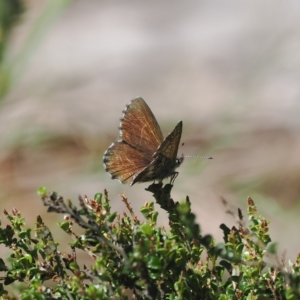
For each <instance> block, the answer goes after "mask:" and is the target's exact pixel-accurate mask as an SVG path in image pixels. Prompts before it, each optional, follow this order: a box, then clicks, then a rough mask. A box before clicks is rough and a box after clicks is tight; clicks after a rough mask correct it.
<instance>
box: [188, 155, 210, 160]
mask: <svg viewBox="0 0 300 300" xmlns="http://www.w3.org/2000/svg"><path fill="white" fill-rule="evenodd" d="M182 157H184V158H186V157H188V158H191V157H192V158H206V159H214V158H213V157H212V156H198V155H195V156H190V155H182Z"/></svg>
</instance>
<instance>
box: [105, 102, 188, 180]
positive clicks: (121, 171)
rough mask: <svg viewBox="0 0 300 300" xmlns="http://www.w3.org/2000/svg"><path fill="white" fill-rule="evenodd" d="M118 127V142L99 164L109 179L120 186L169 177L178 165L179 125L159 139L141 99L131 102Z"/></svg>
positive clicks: (180, 129) (156, 126) (155, 122)
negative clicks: (119, 183) (109, 175)
mask: <svg viewBox="0 0 300 300" xmlns="http://www.w3.org/2000/svg"><path fill="white" fill-rule="evenodd" d="M123 113H124V114H123V118H122V119H121V124H120V139H119V140H118V141H116V142H115V143H112V144H111V145H110V146H109V148H108V149H107V150H106V151H105V153H104V156H103V163H104V168H105V170H106V171H107V172H108V173H110V174H111V178H112V179H117V180H119V181H120V182H121V183H130V184H131V185H134V184H135V183H136V182H146V181H151V180H156V179H157V180H159V181H162V180H163V179H164V178H166V177H170V176H171V182H172V181H173V180H174V179H175V178H176V176H177V175H178V172H176V171H175V169H176V168H177V167H179V165H180V164H181V163H182V161H183V156H182V157H179V158H177V152H178V146H179V142H180V138H181V133H182V121H180V122H179V123H178V124H177V125H176V127H175V128H174V129H173V131H172V132H171V133H170V134H169V135H168V136H167V137H166V138H165V139H163V135H162V132H161V129H160V127H159V125H158V123H157V121H156V119H155V117H154V115H153V113H152V111H151V110H150V108H149V106H148V105H147V104H146V102H145V101H144V100H143V99H142V98H136V99H133V100H132V101H131V102H130V103H129V104H128V105H127V106H126V107H125V110H124V111H123Z"/></svg>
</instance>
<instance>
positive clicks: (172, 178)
mask: <svg viewBox="0 0 300 300" xmlns="http://www.w3.org/2000/svg"><path fill="white" fill-rule="evenodd" d="M178 174H179V173H178V172H174V173H173V174H172V176H171V181H170V184H174V181H175V179H176V177H177V176H178Z"/></svg>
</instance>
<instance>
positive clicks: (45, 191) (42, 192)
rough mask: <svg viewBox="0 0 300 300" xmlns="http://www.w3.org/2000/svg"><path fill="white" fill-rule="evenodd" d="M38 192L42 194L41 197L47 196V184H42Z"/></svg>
mask: <svg viewBox="0 0 300 300" xmlns="http://www.w3.org/2000/svg"><path fill="white" fill-rule="evenodd" d="M37 194H38V195H39V196H40V197H44V196H47V194H48V193H47V189H46V187H45V186H41V187H40V188H38V190H37Z"/></svg>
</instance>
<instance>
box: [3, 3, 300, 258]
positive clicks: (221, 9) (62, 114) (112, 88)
mask: <svg viewBox="0 0 300 300" xmlns="http://www.w3.org/2000/svg"><path fill="white" fill-rule="evenodd" d="M299 13H300V2H298V1H290V2H289V3H288V5H287V4H286V3H283V2H272V3H270V2H269V1H261V0H260V1H251V2H244V1H243V2H236V1H225V2H224V1H223V2H218V3H216V2H214V1H198V2H195V1H184V3H183V2H179V1H166V2H161V1H151V2H144V1H143V2H140V1H126V2H124V1H98V0H77V1H71V0H49V1H45V0H26V1H21V0H0V18H1V20H0V22H1V28H0V29H1V30H0V51H1V53H0V59H1V61H0V63H1V65H0V95H1V98H0V124H1V125H0V137H1V140H0V141H1V142H0V197H1V205H0V209H1V211H3V209H6V210H8V211H11V209H12V208H13V207H16V208H17V209H18V210H20V211H21V213H22V214H23V215H24V216H25V217H26V221H27V224H28V225H30V226H32V225H33V224H34V222H35V220H36V216H37V215H41V216H42V217H43V219H44V221H45V223H46V224H47V225H48V226H49V227H50V228H51V229H53V230H54V231H55V234H56V238H57V239H58V240H60V241H61V242H65V243H66V242H70V241H71V240H70V238H69V237H68V236H66V235H65V234H64V233H63V232H62V231H61V230H59V229H57V228H56V225H55V223H56V222H57V221H62V218H63V216H58V215H55V214H49V213H46V208H45V207H43V205H42V202H41V201H40V199H39V197H38V196H37V194H36V190H37V188H38V187H40V186H46V187H47V189H48V190H49V191H53V190H54V191H57V192H58V193H59V194H61V195H63V196H64V197H65V198H70V199H72V200H73V202H74V203H76V201H77V197H78V194H81V195H87V196H88V197H89V198H93V196H94V194H95V193H97V192H103V190H104V189H105V188H106V189H107V190H108V191H109V197H110V199H111V201H112V209H113V210H118V211H119V212H122V211H126V208H125V205H124V204H123V202H121V197H120V194H121V193H123V192H124V193H125V194H126V196H127V197H128V198H129V202H131V203H132V206H133V207H134V209H135V212H136V213H138V212H139V207H141V206H142V205H143V204H144V202H145V201H152V200H153V198H152V197H151V194H149V193H148V192H145V190H144V189H145V188H146V187H147V186H148V185H149V184H147V183H146V184H136V185H135V186H133V187H129V186H126V185H121V184H120V183H119V182H118V181H114V180H111V179H110V176H109V175H108V174H107V173H105V171H104V169H103V165H102V155H103V153H104V151H105V150H106V148H107V147H108V146H109V145H110V144H111V143H112V142H113V141H115V140H116V139H117V137H118V126H119V119H120V117H121V116H122V110H123V109H124V107H125V105H126V104H127V103H128V102H129V101H130V100H131V99H133V98H135V97H137V96H142V97H143V98H144V99H145V101H146V102H147V103H148V105H149V106H150V108H151V109H152V111H153V113H154V115H155V116H156V118H157V120H158V122H159V124H160V126H161V128H162V131H163V133H164V135H166V134H168V133H169V132H170V131H171V130H172V129H173V128H174V127H175V125H176V124H177V122H178V121H179V120H182V121H183V136H182V142H184V144H185V145H184V146H183V147H180V149H179V155H181V154H182V153H184V155H187V156H189V155H190V156H196V155H199V156H213V157H214V160H206V159H203V158H186V159H185V161H184V163H183V164H182V165H181V167H180V169H179V172H180V174H179V176H178V177H177V179H176V181H175V186H174V188H173V194H172V196H173V198H174V200H176V201H181V200H183V199H184V198H185V196H186V195H189V197H190V199H191V202H192V209H193V210H194V211H195V213H196V214H197V220H198V222H199V223H200V225H201V227H202V231H203V233H204V234H207V233H210V234H213V235H214V236H215V237H216V238H217V241H222V233H221V231H220V229H219V225H220V224H221V223H226V224H227V225H228V226H229V227H231V226H233V225H236V220H235V219H234V218H233V217H232V216H230V215H228V214H226V211H225V210H226V209H225V208H224V206H223V205H222V203H221V201H220V197H224V198H225V199H226V200H227V201H228V203H229V206H230V207H231V208H233V209H235V210H236V209H237V208H238V207H240V208H242V209H243V212H244V215H246V206H247V196H251V197H252V198H253V200H254V201H255V203H256V205H257V207H258V210H259V212H260V213H261V214H262V215H264V216H265V217H266V218H267V219H269V220H270V221H271V224H270V231H271V236H272V238H273V240H274V241H278V242H279V243H280V248H279V249H280V253H282V254H284V253H285V255H286V258H287V259H292V260H295V257H296V254H297V253H298V252H299V251H300V240H299V239H297V238H295V237H297V236H298V226H300V218H299V213H300V206H299V198H300V197H299V196H300V184H299V180H300V155H299V153H300V134H299V130H300V122H299V113H300V84H299V81H300V18H299ZM141 218H142V217H141ZM1 220H2V223H5V222H6V220H5V218H4V216H3V214H2V215H1ZM160 222H161V224H165V225H167V223H165V222H166V216H165V214H164V212H161V213H160Z"/></svg>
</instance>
